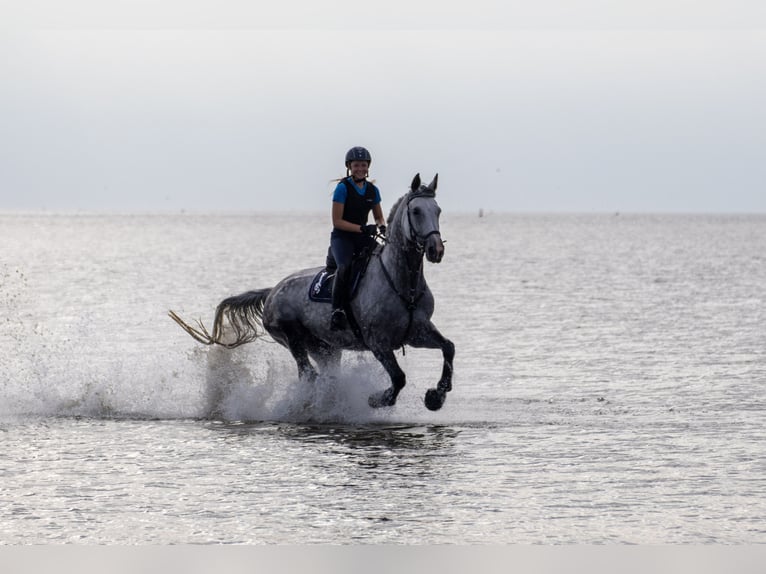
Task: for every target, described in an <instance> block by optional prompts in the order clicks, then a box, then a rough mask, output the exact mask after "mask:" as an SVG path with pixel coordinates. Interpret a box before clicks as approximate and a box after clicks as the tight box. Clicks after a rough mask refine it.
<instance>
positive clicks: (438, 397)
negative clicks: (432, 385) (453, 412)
mask: <svg viewBox="0 0 766 574" xmlns="http://www.w3.org/2000/svg"><path fill="white" fill-rule="evenodd" d="M446 397H447V395H446V394H445V393H442V392H440V391H438V390H436V389H428V390H427V391H426V408H427V409H428V410H429V411H438V410H439V409H440V408H442V405H443V404H444V399H445V398H446Z"/></svg>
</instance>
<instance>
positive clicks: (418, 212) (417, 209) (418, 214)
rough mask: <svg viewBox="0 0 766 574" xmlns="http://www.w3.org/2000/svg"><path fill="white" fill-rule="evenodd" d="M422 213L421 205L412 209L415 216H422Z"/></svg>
mask: <svg viewBox="0 0 766 574" xmlns="http://www.w3.org/2000/svg"><path fill="white" fill-rule="evenodd" d="M421 213H422V211H421V210H420V208H419V207H416V208H415V209H413V210H412V215H414V216H415V217H420V214H421Z"/></svg>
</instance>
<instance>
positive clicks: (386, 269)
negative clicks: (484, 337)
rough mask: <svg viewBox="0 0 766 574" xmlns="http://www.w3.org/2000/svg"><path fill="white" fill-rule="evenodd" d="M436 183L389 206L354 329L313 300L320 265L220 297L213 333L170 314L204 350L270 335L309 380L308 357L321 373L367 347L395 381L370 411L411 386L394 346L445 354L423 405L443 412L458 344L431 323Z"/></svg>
mask: <svg viewBox="0 0 766 574" xmlns="http://www.w3.org/2000/svg"><path fill="white" fill-rule="evenodd" d="M437 181H438V175H437V176H435V177H434V179H433V181H432V182H431V183H430V184H429V185H421V181H420V174H418V175H416V176H415V178H414V179H413V181H412V185H411V186H410V190H409V191H408V192H407V193H406V194H405V195H404V196H402V197H401V198H399V200H398V201H397V202H396V203H395V204H394V206H393V207H392V208H391V212H390V214H389V216H388V221H387V223H388V225H387V227H388V233H387V237H386V241H385V243H384V245H378V246H377V247H376V249H375V250H374V252H373V253H372V255H371V258H370V261H369V263H368V265H367V269H366V272H365V273H364V275H363V277H362V279H361V280H360V282H359V285H358V287H357V290H356V293H355V295H354V296H353V298H351V300H350V302H349V305H348V311H350V314H349V317H350V318H353V320H351V321H350V323H352V325H353V326H354V328H353V329H350V328H347V329H345V330H342V331H332V330H330V307H329V306H328V305H327V304H324V303H317V302H315V301H311V300H310V298H309V289H310V285H311V283H312V280H313V279H314V277H315V276H316V275H317V274H318V273H319V272H320V271H321V268H314V269H305V270H302V271H298V272H296V273H293V274H292V275H289V276H288V277H286V278H284V279H283V280H282V281H280V282H279V283H278V284H277V285H276V286H274V287H272V288H269V289H259V290H256V291H248V292H247V293H243V294H242V295H237V296H234V297H230V298H228V299H225V300H223V301H222V302H221V303H220V304H219V305H218V308H217V309H216V314H215V321H214V324H213V333H212V335H211V334H210V333H209V332H208V330H207V329H206V328H205V326H204V325H203V324H202V323H201V322H199V321H198V322H197V323H198V328H195V327H191V326H190V325H188V324H186V323H185V322H184V321H183V320H182V319H181V318H180V317H179V316H178V315H176V314H175V313H174V312H173V311H170V312H169V314H170V316H171V317H172V318H173V320H175V321H176V322H177V323H178V324H179V325H180V326H181V327H183V329H184V330H186V332H187V333H189V334H190V335H191V336H192V337H194V338H195V339H196V340H197V341H200V342H202V343H205V344H207V345H212V344H219V345H224V346H226V347H230V348H232V347H237V346H239V345H242V344H244V343H248V342H251V341H254V340H255V339H257V338H258V337H260V336H262V335H263V334H264V330H265V332H266V333H268V334H269V335H270V336H271V337H272V338H273V339H274V340H276V341H277V342H279V343H281V344H282V345H284V346H285V347H287V349H289V351H290V353H291V354H292V356H293V358H294V359H295V361H296V363H297V364H298V372H299V374H300V376H301V377H307V378H309V379H310V380H314V379H316V377H317V371H316V370H315V368H314V365H312V363H311V361H310V360H309V357H311V359H313V360H314V361H315V362H316V364H317V365H318V367H319V368H320V370H323V371H324V370H325V369H337V368H338V366H339V365H340V359H341V351H342V350H343V349H348V350H354V351H365V350H369V351H371V352H372V354H373V355H374V356H375V358H376V359H377V360H378V361H380V363H381V364H382V365H383V367H384V368H385V369H386V372H387V373H388V375H389V376H390V377H391V386H390V387H389V388H387V389H385V390H383V391H380V392H377V393H374V394H373V395H371V396H370V398H369V404H370V406H371V407H373V408H379V407H389V406H393V405H394V404H395V403H396V398H397V396H398V395H399V392H400V391H401V390H402V388H403V387H404V385H405V383H406V376H405V374H404V371H402V369H401V367H399V364H398V363H397V361H396V357H395V356H394V350H395V349H398V348H400V347H404V345H410V346H412V347H421V348H428V349H441V351H442V355H443V357H444V363H443V367H442V374H441V379H440V380H439V382H438V383H437V385H436V387H435V388H431V389H428V391H427V392H426V395H425V405H426V407H427V408H428V409H430V410H432V411H436V410H439V409H440V408H441V407H442V405H443V404H444V400H445V398H446V395H447V393H448V392H449V391H450V390H451V389H452V360H453V358H454V356H455V346H454V345H453V344H452V342H451V341H449V340H448V339H446V338H445V337H443V336H442V334H441V333H439V331H438V329H437V328H436V327H435V326H434V324H433V323H432V322H431V316H432V315H433V311H434V297H433V295H432V294H431V290H430V289H429V288H428V285H427V284H426V280H425V277H424V275H423V257H424V255H425V257H426V258H427V259H428V261H430V262H432V263H439V262H440V261H441V260H442V257H443V255H444V244H443V243H442V239H441V235H440V232H439V215H440V214H441V209H440V208H439V205H438V204H437V203H436V186H437ZM224 321H226V322H228V323H229V325H230V326H231V328H232V329H233V331H234V335H235V340H234V341H233V342H226V341H225V339H224Z"/></svg>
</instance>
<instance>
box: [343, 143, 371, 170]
mask: <svg viewBox="0 0 766 574" xmlns="http://www.w3.org/2000/svg"><path fill="white" fill-rule="evenodd" d="M352 161H366V162H367V163H372V156H371V155H370V152H368V151H367V149H366V148H363V147H361V146H356V147H352V148H351V149H350V150H348V151H347V152H346V167H348V166H349V165H351V162H352Z"/></svg>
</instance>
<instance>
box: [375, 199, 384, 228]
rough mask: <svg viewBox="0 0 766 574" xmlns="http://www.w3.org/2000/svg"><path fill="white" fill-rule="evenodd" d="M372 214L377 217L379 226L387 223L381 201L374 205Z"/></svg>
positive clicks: (376, 221)
mask: <svg viewBox="0 0 766 574" xmlns="http://www.w3.org/2000/svg"><path fill="white" fill-rule="evenodd" d="M372 216H373V217H374V218H375V223H376V224H377V225H378V226H380V225H385V224H386V218H385V217H384V216H383V208H382V207H381V206H380V204H379V203H376V204H375V205H374V206H373V207H372Z"/></svg>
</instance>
